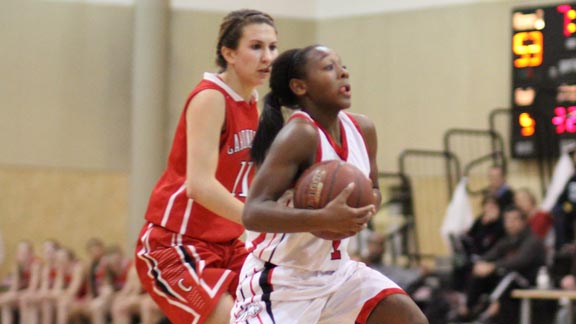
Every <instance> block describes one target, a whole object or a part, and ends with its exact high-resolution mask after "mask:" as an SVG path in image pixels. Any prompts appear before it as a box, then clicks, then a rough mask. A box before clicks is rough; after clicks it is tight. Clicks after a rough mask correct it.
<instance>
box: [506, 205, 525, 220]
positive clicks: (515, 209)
mask: <svg viewBox="0 0 576 324" xmlns="http://www.w3.org/2000/svg"><path fill="white" fill-rule="evenodd" d="M512 212H517V213H518V214H519V215H520V219H522V220H523V221H525V220H527V219H528V215H526V213H524V212H523V211H522V210H520V208H518V207H517V206H516V205H508V206H506V208H504V214H506V213H512Z"/></svg>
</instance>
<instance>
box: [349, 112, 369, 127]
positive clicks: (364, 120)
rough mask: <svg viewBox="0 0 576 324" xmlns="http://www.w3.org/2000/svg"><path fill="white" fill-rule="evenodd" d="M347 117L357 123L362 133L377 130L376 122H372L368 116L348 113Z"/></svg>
mask: <svg viewBox="0 0 576 324" xmlns="http://www.w3.org/2000/svg"><path fill="white" fill-rule="evenodd" d="M345 114H346V115H348V117H350V119H351V120H352V122H354V123H356V125H357V126H358V127H360V129H362V131H372V130H374V129H375V128H376V125H375V124H374V121H372V120H371V119H370V118H368V116H366V115H363V114H358V113H352V112H346V113H345Z"/></svg>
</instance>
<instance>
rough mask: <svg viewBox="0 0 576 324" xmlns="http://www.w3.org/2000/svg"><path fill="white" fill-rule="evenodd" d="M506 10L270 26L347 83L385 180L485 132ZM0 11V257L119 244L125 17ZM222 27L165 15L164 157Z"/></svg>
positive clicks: (499, 89) (22, 2) (495, 98)
mask: <svg viewBox="0 0 576 324" xmlns="http://www.w3.org/2000/svg"><path fill="white" fill-rule="evenodd" d="M512 3H519V2H518V1H512V0H510V1H501V2H489V3H485V4H472V5H465V6H464V5H462V6H453V7H447V8H434V9H427V10H418V11H413V12H395V13H385V14H375V15H370V16H361V17H354V18H343V19H329V20H320V21H310V20H298V19H287V18H279V19H278V29H279V33H280V34H279V36H280V47H281V49H287V48H291V47H296V46H305V45H308V44H312V43H318V42H320V43H324V44H326V45H328V46H330V47H333V48H334V49H336V50H337V51H338V52H339V53H340V54H341V56H342V57H343V60H344V62H345V63H346V64H347V65H348V67H349V69H350V71H351V75H352V86H353V100H354V106H353V108H352V109H353V110H354V111H356V112H361V113H364V114H367V115H369V116H370V117H371V118H372V119H373V120H374V121H375V122H376V124H377V127H378V135H379V163H380V166H381V169H382V170H387V171H396V170H397V164H396V159H397V157H398V154H399V153H400V152H401V151H402V150H403V149H406V148H427V149H440V148H441V143H442V139H441V138H442V134H443V132H444V131H445V130H446V129H447V128H450V127H473V128H486V127H487V125H488V124H487V118H488V113H489V112H490V110H491V109H493V108H495V107H507V106H508V101H509V83H510V65H509V63H510V62H509V61H510V53H509V47H510V45H509V36H510V35H509V34H510V27H509V20H510V19H509V15H510V7H511V4H512ZM0 6H1V10H0V24H1V28H0V44H1V48H2V49H1V50H0V71H2V75H1V77H0V148H1V152H2V154H0V176H1V177H0V181H1V182H0V193H1V195H0V213H1V214H0V215H1V216H0V231H1V233H2V234H3V236H4V239H5V243H6V247H7V249H8V250H12V249H13V248H14V247H15V243H16V241H17V240H18V239H21V238H27V239H32V240H34V242H40V241H41V240H42V239H44V238H48V237H56V238H58V239H60V240H61V241H62V242H64V243H66V244H70V245H72V246H74V247H76V248H77V249H79V252H80V251H81V250H82V247H83V243H84V240H85V238H87V237H88V236H92V235H100V236H102V237H103V238H105V239H107V240H122V239H126V238H125V236H124V235H125V233H126V224H124V222H123V221H122V219H124V217H125V215H126V213H127V210H126V209H127V207H126V206H127V201H126V200H127V199H128V198H127V197H128V193H127V192H126V191H127V178H128V174H129V170H128V168H129V167H128V166H129V161H130V142H129V141H130V110H131V106H130V91H131V90H130V89H131V77H132V75H131V72H132V71H131V55H132V40H133V39H132V35H133V8H132V7H125V6H104V5H92V4H82V3H62V2H45V1H39V0H0ZM223 15H224V14H223V13H209V12H194V11H174V12H173V14H172V17H171V19H172V21H171V26H170V28H171V34H170V35H171V36H170V37H171V38H170V44H171V45H170V56H169V57H170V71H169V84H168V85H167V87H168V102H167V103H166V114H168V123H169V127H168V129H169V131H168V133H167V134H166V143H167V144H166V150H167V149H168V146H169V143H170V141H171V138H172V132H173V128H174V125H175V124H176V122H177V119H178V118H179V115H180V111H181V108H182V104H183V101H184V99H185V96H186V95H187V93H188V91H189V90H190V89H191V88H192V87H193V86H194V85H195V84H196V82H198V81H199V79H200V77H201V73H202V72H204V71H210V70H215V68H214V64H213V58H214V46H215V37H216V34H217V28H218V25H219V22H220V19H221V18H222V16H223ZM262 90H263V91H262V92H261V93H262V94H263V93H264V92H265V89H262ZM24 166H25V167H24ZM511 169H512V171H513V172H516V173H515V174H513V178H514V179H524V180H525V179H527V177H526V176H524V173H523V171H524V170H532V169H533V168H532V167H531V166H530V164H523V165H518V164H515V165H513V166H512V168H511ZM528 178H529V177H528ZM435 181H436V180H434V181H427V182H426V183H435ZM526 181H528V182H529V183H534V181H531V180H526ZM513 184H514V183H513ZM425 196H426V195H424V197H425ZM32 199H33V201H34V202H33V203H32V202H31V201H32ZM422 201H426V198H422ZM435 215H438V216H434V217H436V218H432V219H430V220H428V223H426V224H427V225H426V226H427V227H426V230H425V231H424V230H420V232H419V233H420V234H421V236H425V237H426V238H425V240H430V241H432V240H437V239H438V238H437V237H435V236H434V233H435V229H433V226H437V224H438V222H439V221H440V218H438V217H441V215H442V211H435ZM112 224H118V225H115V226H112ZM72 227H73V228H72ZM71 228H72V229H73V230H71ZM59 230H60V232H59ZM78 233H82V234H78ZM434 250H441V249H440V248H438V249H435V248H434ZM427 252H434V251H427ZM1 270H2V268H0V272H1Z"/></svg>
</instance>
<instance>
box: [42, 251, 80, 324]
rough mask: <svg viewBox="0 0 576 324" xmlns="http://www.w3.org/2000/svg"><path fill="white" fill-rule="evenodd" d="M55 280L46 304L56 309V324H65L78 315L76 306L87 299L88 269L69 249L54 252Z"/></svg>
mask: <svg viewBox="0 0 576 324" xmlns="http://www.w3.org/2000/svg"><path fill="white" fill-rule="evenodd" d="M56 269H57V270H56V280H55V282H54V288H53V289H51V290H50V293H49V294H48V295H49V297H48V302H51V303H53V305H54V307H55V308H56V323H57V324H67V323H68V321H69V320H71V319H72V318H74V317H76V316H77V315H78V311H79V307H78V305H79V304H80V303H81V302H82V301H83V300H84V299H85V298H87V294H88V270H87V269H88V267H87V266H86V265H85V264H84V263H83V262H82V261H80V260H78V259H77V258H76V255H75V254H74V252H73V251H72V250H70V249H69V248H61V249H59V250H58V252H56Z"/></svg>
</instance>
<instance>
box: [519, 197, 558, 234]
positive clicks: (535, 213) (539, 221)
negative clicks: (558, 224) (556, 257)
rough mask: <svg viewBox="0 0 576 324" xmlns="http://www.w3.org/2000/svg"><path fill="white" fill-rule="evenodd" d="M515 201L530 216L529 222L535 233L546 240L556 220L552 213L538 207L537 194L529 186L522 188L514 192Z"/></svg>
mask: <svg viewBox="0 0 576 324" xmlns="http://www.w3.org/2000/svg"><path fill="white" fill-rule="evenodd" d="M514 203H515V204H516V206H517V207H518V208H519V209H520V210H521V211H522V212H523V213H525V214H526V215H527V216H528V224H529V225H530V228H531V229H532V233H534V234H535V235H536V236H537V237H538V238H540V239H541V240H545V239H546V238H547V237H548V235H549V234H551V232H550V231H551V230H552V225H553V222H554V220H553V219H552V215H551V214H550V213H548V212H545V211H543V210H541V209H538V206H537V201H536V196H534V194H533V193H532V191H530V189H528V188H520V189H518V190H516V192H515V194H514Z"/></svg>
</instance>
